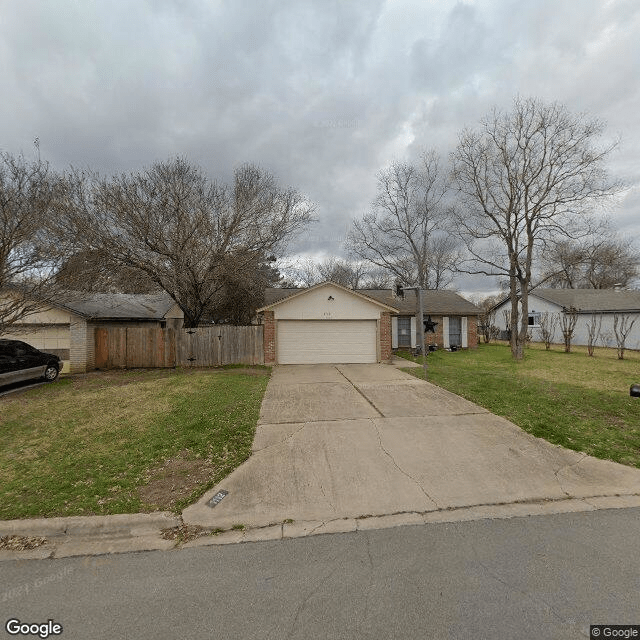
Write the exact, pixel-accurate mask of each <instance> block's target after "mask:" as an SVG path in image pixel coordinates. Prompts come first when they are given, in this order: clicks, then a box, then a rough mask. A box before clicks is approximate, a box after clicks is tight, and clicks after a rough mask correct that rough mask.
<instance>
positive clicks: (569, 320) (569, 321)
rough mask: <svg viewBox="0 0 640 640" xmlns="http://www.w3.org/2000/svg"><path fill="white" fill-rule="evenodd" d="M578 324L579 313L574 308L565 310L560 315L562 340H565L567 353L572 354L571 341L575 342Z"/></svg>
mask: <svg viewBox="0 0 640 640" xmlns="http://www.w3.org/2000/svg"><path fill="white" fill-rule="evenodd" d="M577 322H578V311H577V310H576V309H574V308H573V307H569V308H568V309H564V311H563V313H562V314H560V322H559V324H560V331H561V333H562V339H563V340H564V351H565V353H570V352H571V341H572V340H573V333H574V331H575V329H576V323H577Z"/></svg>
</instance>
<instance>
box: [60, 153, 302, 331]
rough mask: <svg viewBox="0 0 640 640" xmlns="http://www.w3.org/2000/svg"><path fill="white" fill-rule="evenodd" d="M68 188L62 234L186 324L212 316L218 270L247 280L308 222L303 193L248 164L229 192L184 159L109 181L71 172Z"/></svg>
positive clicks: (220, 284) (221, 275)
mask: <svg viewBox="0 0 640 640" xmlns="http://www.w3.org/2000/svg"><path fill="white" fill-rule="evenodd" d="M67 182H68V185H69V187H68V192H67V196H66V208H65V216H64V217H63V218H62V222H63V224H61V227H62V229H61V231H62V233H66V234H69V235H71V237H75V238H77V240H78V247H77V248H78V250H82V251H85V252H91V251H101V252H104V253H105V254H106V255H108V256H109V259H110V261H111V262H112V264H114V265H117V267H118V268H120V269H124V270H130V272H131V273H132V274H137V275H139V276H140V277H141V279H142V280H144V281H147V282H149V281H151V282H152V283H154V284H155V285H157V286H158V287H159V288H161V289H163V290H164V291H166V292H167V293H168V294H169V295H170V296H171V298H172V299H173V300H174V301H175V302H176V303H177V304H178V306H179V307H180V308H181V309H182V311H183V312H184V318H185V326H187V327H193V326H197V325H198V323H199V322H200V320H201V319H202V318H203V317H206V316H207V315H215V309H214V308H213V306H214V305H215V303H216V300H217V299H218V298H219V294H220V292H221V291H222V289H223V288H224V286H225V284H224V283H225V279H224V274H225V273H227V274H228V273H229V272H230V270H233V271H234V272H235V273H236V274H237V276H239V277H242V278H244V279H245V280H246V279H248V278H249V277H250V275H251V273H252V270H254V269H255V265H256V263H260V262H262V261H264V260H266V258H267V257H269V256H270V255H272V254H278V253H279V252H281V251H282V250H283V249H284V247H285V245H286V243H287V241H288V240H289V239H290V238H291V237H292V236H293V235H294V234H296V233H297V232H298V231H300V230H301V229H302V228H304V226H305V225H307V224H308V223H309V222H310V221H311V220H312V211H313V208H312V206H311V205H310V204H309V203H308V202H307V200H306V199H305V198H304V197H303V196H301V195H300V194H299V193H298V192H297V191H296V190H295V189H292V188H282V187H280V186H279V185H278V183H277V182H276V180H275V178H274V177H273V176H272V175H271V174H269V173H268V172H266V171H264V170H262V169H260V168H258V167H256V166H253V165H243V166H241V167H240V168H239V169H237V170H236V171H235V172H234V181H233V184H232V185H231V186H228V185H226V184H221V183H218V182H212V181H211V180H210V179H209V178H208V177H207V176H206V175H205V174H204V173H203V171H202V170H201V169H200V168H199V167H197V166H195V165H193V164H190V163H189V162H187V161H186V160H185V159H183V158H175V159H171V160H169V161H166V162H158V163H155V164H154V165H153V166H152V167H151V168H150V169H148V170H146V171H143V172H140V173H134V174H130V175H120V176H114V177H112V178H102V177H99V176H97V175H90V174H87V173H81V172H74V173H72V174H71V175H69V176H67Z"/></svg>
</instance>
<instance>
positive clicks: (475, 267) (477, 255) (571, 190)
mask: <svg viewBox="0 0 640 640" xmlns="http://www.w3.org/2000/svg"><path fill="white" fill-rule="evenodd" d="M602 131H603V125H602V124H601V123H600V122H599V121H596V120H591V119H588V118H586V117H584V116H581V115H574V114H572V113H570V112H569V111H568V110H567V109H566V108H565V107H563V106H561V105H559V104H557V103H554V104H545V103H543V102H541V101H540V100H537V99H533V98H530V99H524V100H523V99H519V98H518V99H516V100H515V101H514V105H513V109H512V110H511V111H510V112H508V113H502V112H499V111H497V110H494V111H493V112H492V113H491V114H490V115H489V116H488V117H487V118H485V119H484V120H483V121H482V125H481V128H480V131H472V130H465V131H463V133H462V134H461V136H460V140H459V143H458V146H457V149H456V151H455V153H454V172H453V174H454V179H455V182H456V184H457V186H458V189H459V193H460V196H461V201H462V206H461V207H459V208H458V209H457V215H456V220H457V224H458V228H459V229H460V232H461V237H462V238H463V239H464V241H465V243H466V246H467V249H468V251H469V254H470V260H469V262H468V263H467V266H466V268H465V269H464V270H465V271H468V272H470V273H483V274H487V275H492V276H503V277H504V276H506V277H507V278H508V280H509V296H510V299H511V309H512V314H511V352H512V355H513V357H514V358H516V359H521V358H522V357H523V355H524V352H523V346H524V343H525V340H526V336H527V332H528V312H529V291H530V290H531V288H532V284H533V283H532V276H533V265H534V259H535V258H536V255H537V251H539V250H541V249H542V248H543V247H544V246H545V244H546V243H548V242H550V241H557V239H558V238H559V237H560V236H562V235H565V236H571V235H572V234H577V233H580V231H581V229H582V230H584V228H585V227H586V226H587V225H586V224H585V216H584V214H585V213H586V212H588V210H589V207H591V206H592V205H593V203H594V201H597V200H599V199H602V198H604V197H607V196H610V195H611V194H612V193H613V192H614V191H615V190H616V185H614V184H612V183H611V182H610V181H609V180H608V178H607V175H606V172H605V169H604V161H605V158H606V157H607V154H608V152H609V151H610V150H611V149H612V145H605V146H604V147H602V148H599V147H597V146H596V141H597V139H598V137H599V135H600V134H601V133H602Z"/></svg>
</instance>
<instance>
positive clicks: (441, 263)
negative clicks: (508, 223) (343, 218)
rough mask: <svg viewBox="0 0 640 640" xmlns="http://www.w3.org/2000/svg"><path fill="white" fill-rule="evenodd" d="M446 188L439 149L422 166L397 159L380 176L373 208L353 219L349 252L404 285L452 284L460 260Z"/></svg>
mask: <svg viewBox="0 0 640 640" xmlns="http://www.w3.org/2000/svg"><path fill="white" fill-rule="evenodd" d="M448 190H449V185H448V182H447V180H446V179H445V177H444V175H443V171H442V169H441V167H440V164H439V159H438V157H437V156H436V154H435V153H432V152H431V153H425V154H424V155H423V156H422V164H421V165H420V166H414V165H412V164H408V163H405V162H394V163H393V164H392V165H391V166H390V167H389V168H388V169H386V170H384V171H382V172H381V173H380V174H379V175H378V195H377V197H376V198H375V200H374V202H373V206H372V210H371V212H369V213H367V214H365V215H364V216H363V217H362V218H361V219H359V220H354V222H353V227H352V229H351V231H350V232H349V235H348V238H347V246H348V248H349V250H350V252H351V253H352V254H353V255H354V256H356V257H357V258H359V259H360V260H364V261H366V262H368V263H370V264H372V265H375V266H376V267H378V268H381V269H384V270H386V271H387V272H389V273H390V274H391V275H392V277H393V279H394V280H398V281H400V282H402V283H404V284H406V285H411V286H420V287H421V288H423V289H442V288H444V287H446V286H448V285H449V284H451V282H452V279H453V276H454V275H455V273H456V272H457V265H458V262H459V259H460V252H459V247H458V241H457V240H456V239H455V238H454V237H453V236H452V235H451V233H450V229H449V220H448V212H447V211H446V208H445V206H444V199H445V196H446V194H447V192H448Z"/></svg>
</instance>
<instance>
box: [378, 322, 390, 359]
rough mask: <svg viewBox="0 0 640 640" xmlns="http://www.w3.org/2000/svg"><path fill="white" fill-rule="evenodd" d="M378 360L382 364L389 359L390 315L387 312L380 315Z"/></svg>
mask: <svg viewBox="0 0 640 640" xmlns="http://www.w3.org/2000/svg"><path fill="white" fill-rule="evenodd" d="M380 359H381V360H382V362H384V361H385V360H390V359H391V314H390V313H389V312H388V311H383V312H382V313H381V314H380Z"/></svg>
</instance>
